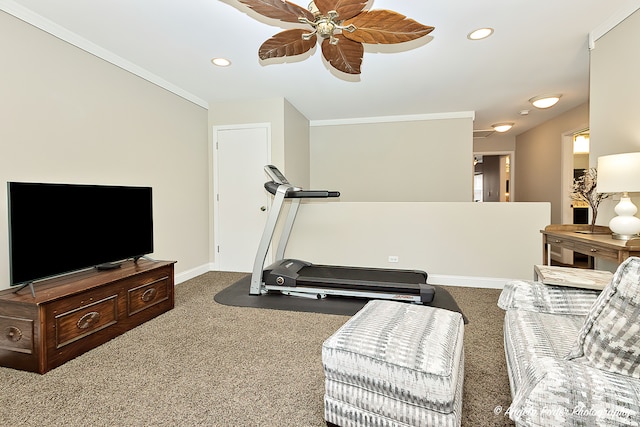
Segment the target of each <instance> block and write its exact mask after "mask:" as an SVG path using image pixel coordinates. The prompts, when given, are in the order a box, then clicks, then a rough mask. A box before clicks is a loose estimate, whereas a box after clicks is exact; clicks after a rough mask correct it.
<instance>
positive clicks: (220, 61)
mask: <svg viewBox="0 0 640 427" xmlns="http://www.w3.org/2000/svg"><path fill="white" fill-rule="evenodd" d="M211 62H212V63H213V65H217V66H218V67H228V66H229V65H231V61H229V60H228V59H226V58H213V59H212V60H211Z"/></svg>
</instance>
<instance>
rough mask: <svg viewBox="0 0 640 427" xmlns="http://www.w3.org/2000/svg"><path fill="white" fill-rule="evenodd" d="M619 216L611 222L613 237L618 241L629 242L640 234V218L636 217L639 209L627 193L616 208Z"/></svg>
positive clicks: (610, 227)
mask: <svg viewBox="0 0 640 427" xmlns="http://www.w3.org/2000/svg"><path fill="white" fill-rule="evenodd" d="M614 210H615V212H616V213H617V214H618V216H616V217H614V218H612V219H611V221H609V229H610V230H611V232H612V235H611V237H612V238H613V239H616V240H629V239H633V238H635V237H638V235H639V234H640V218H638V217H636V216H634V215H635V213H636V212H638V208H637V207H636V205H634V204H633V202H632V201H631V198H630V197H629V194H627V193H626V192H625V193H624V194H623V195H622V197H621V198H620V203H618V204H617V205H616V207H615V209H614Z"/></svg>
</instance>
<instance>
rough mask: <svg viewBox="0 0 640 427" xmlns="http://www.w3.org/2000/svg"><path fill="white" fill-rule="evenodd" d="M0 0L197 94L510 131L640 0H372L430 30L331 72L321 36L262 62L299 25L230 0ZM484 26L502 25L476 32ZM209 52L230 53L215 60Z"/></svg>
mask: <svg viewBox="0 0 640 427" xmlns="http://www.w3.org/2000/svg"><path fill="white" fill-rule="evenodd" d="M294 2H295V1H294ZM296 4H298V5H300V6H303V7H306V6H307V3H306V0H305V1H304V2H302V3H296ZM0 6H1V7H2V10H5V11H7V12H9V13H12V14H13V15H15V16H18V17H19V18H21V19H24V20H26V21H28V22H31V23H34V25H37V26H39V27H41V28H43V29H45V30H47V31H50V32H52V33H54V34H56V35H57V36H59V37H61V38H63V39H66V40H67V41H70V42H71V43H74V44H76V45H78V46H80V47H82V48H84V49H86V50H89V51H91V52H92V53H96V54H98V55H99V56H102V57H104V58H105V59H107V60H111V61H112V62H114V63H117V64H118V65H120V66H123V68H126V69H129V70H130V71H133V72H136V73H137V74H139V75H141V76H143V77H146V78H149V79H150V80H152V81H154V82H156V83H158V84H160V85H162V86H164V87H167V88H169V89H170V90H173V91H174V92H176V93H179V94H181V95H182V96H184V97H186V98H187V99H190V100H191V101H193V102H195V103H197V104H199V105H203V106H207V105H208V104H211V103H219V102H221V103H224V102H228V101H235V100H253V99H261V98H274V97H283V98H286V99H287V100H288V101H289V102H290V103H291V104H292V105H293V106H294V107H296V109H298V110H299V111H300V112H301V113H302V114H304V115H305V116H306V117H307V118H308V119H309V120H311V121H322V120H334V119H353V118H364V117H367V118H369V117H381V116H382V117H384V116H398V115H400V116H405V115H423V114H434V113H458V112H474V113H475V121H474V129H475V130H482V129H489V128H490V126H491V124H493V123H497V122H505V121H506V122H514V123H515V126H514V128H513V129H512V130H511V131H509V132H507V134H505V135H510V136H513V135H517V134H519V133H522V132H524V131H525V130H527V129H530V128H531V127H533V126H536V125H538V124H540V123H542V122H544V121H546V120H549V119H551V118H553V117H555V116H557V115H559V114H561V113H563V112H565V111H567V110H569V109H571V108H574V107H576V106H578V105H580V104H582V103H584V102H586V101H587V100H588V91H589V40H590V39H589V35H590V33H592V35H593V36H595V37H598V36H599V35H602V34H603V33H604V32H605V31H606V30H607V29H608V28H611V27H612V26H613V25H615V23H617V22H619V21H620V20H621V19H623V18H624V17H625V16H627V15H629V14H630V13H631V12H633V11H634V10H636V9H637V8H638V7H639V1H638V0H606V1H603V0H536V1H534V0H526V1H525V0H483V1H478V0H395V1H392V0H375V1H373V2H372V3H371V8H372V9H389V10H393V11H396V12H399V13H402V14H404V15H406V16H408V17H409V18H412V19H414V20H416V21H418V22H420V23H422V24H425V25H430V26H434V27H435V30H434V31H433V32H432V33H431V34H430V35H429V36H428V37H427V38H425V39H421V40H419V42H418V43H416V42H410V43H409V44H408V45H386V46H383V47H382V48H377V47H375V46H369V45H367V46H366V47H365V54H364V59H363V62H362V74H361V75H360V76H359V78H358V79H357V81H353V79H351V80H352V81H350V80H349V79H345V78H344V77H342V78H341V77H337V76H336V75H334V74H333V73H332V72H331V71H330V70H329V67H328V66H327V65H325V63H324V61H323V58H322V54H321V51H320V49H319V48H318V47H316V48H315V50H314V51H313V53H312V54H311V55H310V56H309V55H307V56H306V57H304V58H303V59H302V60H296V59H289V60H288V63H270V64H264V63H261V61H260V60H259V59H258V48H259V47H260V45H261V44H262V43H263V42H264V41H265V40H266V39H268V38H270V37H271V36H273V35H275V34H276V33H278V32H280V31H281V28H291V25H288V26H287V24H282V25H283V26H282V27H281V26H278V21H273V20H271V21H269V20H267V19H266V18H261V17H260V16H259V15H256V14H255V13H253V12H251V11H249V10H248V9H247V8H246V7H244V6H242V5H241V4H240V3H238V2H237V1H235V0H189V1H185V0H174V1H170V0H92V1H87V0H19V1H12V0H0ZM258 19H260V20H258ZM267 22H268V23H267ZM480 27H492V28H494V30H495V32H494V34H493V35H492V36H491V37H489V38H488V39H485V40H480V41H471V40H469V39H467V34H468V33H469V32H471V31H472V30H475V29H477V28H480ZM425 42H426V43H425ZM214 57H226V58H228V59H229V60H231V61H232V65H231V66H230V67H227V68H220V67H216V66H214V65H212V63H211V59H212V58H214ZM550 93H551V94H552V93H561V94H562V95H563V96H562V99H561V100H560V102H559V103H558V104H557V105H556V106H554V107H552V108H550V109H548V110H536V109H534V108H533V107H532V106H531V105H530V104H529V103H528V100H529V99H530V98H532V97H534V96H537V95H543V94H550ZM521 110H531V111H530V113H529V114H528V115H526V116H525V115H521V114H520V111H521Z"/></svg>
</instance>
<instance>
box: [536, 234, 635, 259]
mask: <svg viewBox="0 0 640 427" xmlns="http://www.w3.org/2000/svg"><path fill="white" fill-rule="evenodd" d="M589 230H591V226H590V225H588V224H562V225H559V224H552V225H548V226H546V227H545V229H544V230H541V231H540V232H541V233H542V262H543V264H544V265H550V264H551V248H550V247H551V246H552V245H553V246H558V247H561V248H564V249H569V250H572V251H574V252H578V253H581V254H584V255H588V256H592V257H595V258H603V259H606V260H609V261H613V262H615V263H617V264H618V265H619V264H621V263H622V261H624V260H625V259H627V258H629V257H631V256H640V238H634V239H631V240H626V241H625V240H615V239H613V238H611V230H609V227H605V226H601V225H597V226H596V227H595V229H594V231H595V233H594V234H588V233H582V232H584V231H589Z"/></svg>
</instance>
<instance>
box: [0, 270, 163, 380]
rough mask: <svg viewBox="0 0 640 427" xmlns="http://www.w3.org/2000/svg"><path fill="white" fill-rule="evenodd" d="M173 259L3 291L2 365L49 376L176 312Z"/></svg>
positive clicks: (0, 303)
mask: <svg viewBox="0 0 640 427" xmlns="http://www.w3.org/2000/svg"><path fill="white" fill-rule="evenodd" d="M173 264H174V262H173V261H150V260H146V259H139V260H138V262H137V263H134V262H133V261H125V262H124V263H123V264H122V266H121V267H120V268H117V269H114V270H107V271H98V270H95V269H92V270H84V271H80V272H77V273H72V274H68V275H65V276H61V277H56V278H53V279H48V280H43V281H41V282H37V283H36V284H35V298H34V297H33V296H32V295H31V292H30V291H29V289H27V288H25V289H23V290H21V291H20V292H18V293H15V292H14V289H7V290H5V291H1V292H0V366H5V367H9V368H15V369H21V370H25V371H31V372H38V373H40V374H44V373H45V372H47V371H49V370H51V369H53V368H55V367H58V366H60V365H62V364H63V363H65V362H67V361H69V360H71V359H73V358H75V357H77V356H79V355H81V354H82V353H85V352H87V351H89V350H91V349H93V348H95V347H97V346H99V345H101V344H104V343H105V342H107V341H109V340H111V339H113V338H115V337H116V336H118V335H121V334H123V333H124V332H126V331H128V330H130V329H133V328H135V327H136V326H138V325H140V324H142V323H144V322H146V321H148V320H150V319H152V318H154V317H156V316H158V315H160V314H162V313H164V312H166V311H168V310H171V309H172V308H173V305H174V299H173V295H174V292H173V287H174V277H173Z"/></svg>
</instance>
